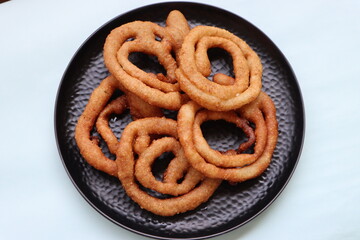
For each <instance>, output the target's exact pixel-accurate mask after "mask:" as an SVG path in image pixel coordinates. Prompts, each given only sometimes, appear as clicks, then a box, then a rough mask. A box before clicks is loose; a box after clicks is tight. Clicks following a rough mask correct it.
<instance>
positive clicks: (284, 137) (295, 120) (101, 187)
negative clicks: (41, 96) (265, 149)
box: [55, 2, 304, 239]
mask: <svg viewBox="0 0 360 240" xmlns="http://www.w3.org/2000/svg"><path fill="white" fill-rule="evenodd" d="M174 9H178V10H180V11H181V12H182V13H183V14H184V15H185V17H186V18H187V20H188V22H189V24H190V25H191V27H193V26H196V25H211V26H216V27H220V28H224V29H227V30H229V31H231V32H233V33H234V34H236V35H237V36H239V37H240V38H242V39H244V40H245V41H246V42H247V43H248V44H249V45H250V46H251V47H252V48H253V49H254V50H255V51H256V52H257V53H258V55H259V56H260V58H261V60H262V64H263V91H265V92H267V93H268V94H269V95H270V96H271V98H272V99H273V100H274V102H275V105H276V108H277V118H278V121H279V139H278V143H277V146H276V149H275V152H274V154H273V159H272V162H271V164H270V166H269V168H268V169H267V170H266V171H265V172H264V173H263V174H262V175H261V176H260V177H258V178H256V179H253V180H250V181H246V182H244V183H239V184H237V185H235V186H234V185H231V184H229V183H227V182H223V183H222V184H221V185H220V187H219V188H218V190H217V191H216V192H215V193H214V195H213V196H212V197H211V198H210V199H209V201H207V202H206V203H204V204H202V205H200V206H199V207H198V208H196V209H195V210H193V211H190V212H187V213H183V214H179V215H176V216H173V217H161V216H156V215H154V214H152V213H150V212H147V211H145V210H142V209H141V208H140V207H139V206H138V205H137V204H136V203H134V202H133V201H132V200H131V199H130V198H129V197H128V196H127V195H126V194H125V192H124V190H123V188H122V187H121V184H120V181H119V180H118V179H117V178H115V177H111V176H108V175H107V174H105V173H102V172H100V171H98V170H96V169H94V168H92V167H91V166H89V165H88V164H87V163H86V161H84V159H83V158H82V157H81V155H80V153H79V150H78V148H77V145H76V143H75V140H74V129H75V126H76V123H77V119H78V118H79V116H80V115H81V113H82V111H83V110H84V107H85V106H86V104H87V101H88V99H89V96H90V94H91V92H92V91H93V89H94V88H95V87H97V86H98V85H99V83H100V81H101V80H102V79H103V78H104V77H106V76H107V75H108V71H107V69H106V67H105V66H104V62H103V56H102V50H103V44H104V41H105V38H106V36H107V35H108V34H109V32H110V31H111V30H112V29H113V28H115V27H118V26H120V25H122V24H124V23H127V22H131V21H134V20H147V21H152V22H156V23H158V24H160V25H164V22H165V19H166V17H167V14H168V13H169V12H170V11H171V10H174ZM216 54H217V53H216V51H215V52H213V53H212V55H215V57H214V56H212V57H213V63H214V66H215V67H216V68H217V69H218V70H222V71H225V72H229V71H230V70H229V69H226V67H227V65H228V64H227V63H226V61H222V60H221V59H220V60H219V59H217V58H216ZM209 55H210V54H209ZM224 69H225V70H224ZM129 121H131V119H130V117H129V115H126V114H125V115H122V116H118V117H116V118H113V119H112V120H111V121H110V124H111V127H112V128H113V129H114V130H115V131H116V134H117V135H118V136H119V135H120V134H121V131H122V129H123V128H124V126H125V125H126V124H127V123H128V122H129ZM219 130H220V131H219ZM203 131H204V135H205V137H206V138H207V140H208V142H209V143H210V145H211V146H212V147H214V148H217V149H219V150H222V149H221V148H228V147H233V146H236V144H237V141H238V140H237V136H236V134H233V131H232V130H231V129H230V130H229V129H228V126H227V125H226V124H217V125H216V126H215V127H212V126H210V127H209V124H208V125H206V124H205V125H204V129H203ZM55 133H56V139H57V144H58V149H59V153H60V155H61V158H62V161H63V164H64V166H65V169H66V171H67V172H68V175H69V177H70V178H71V180H72V182H73V183H74V185H75V186H76V188H77V189H78V191H79V192H80V193H81V195H82V196H83V197H84V198H85V199H86V200H87V201H88V202H89V203H90V204H91V206H93V207H94V208H95V209H96V210H97V211H99V212H100V213H101V214H102V215H103V216H105V217H106V218H108V219H109V220H111V221H112V222H114V223H116V224H118V225H119V226H121V227H124V228H126V229H128V230H131V231H133V232H136V233H139V234H141V235H145V236H148V237H153V238H158V239H181V238H191V239H202V238H208V237H213V236H216V235H219V234H223V233H226V232H228V231H230V230H233V229H235V228H238V227H240V226H242V225H244V224H245V223H247V222H249V221H250V220H251V219H253V218H254V217H255V216H257V215H259V214H260V213H261V212H262V211H263V210H264V209H266V207H268V206H269V205H270V204H271V203H272V202H273V201H274V199H275V198H276V197H277V196H278V195H279V193H280V192H281V191H282V190H283V188H284V187H285V185H286V184H287V182H288V181H289V178H290V177H291V175H292V173H293V171H294V169H295V167H296V164H297V161H298V159H299V155H300V152H301V148H302V143H303V138H304V109H303V102H302V97H301V93H300V89H299V86H298V83H297V80H296V77H295V75H294V73H293V71H292V69H291V67H290V65H289V63H288V62H287V60H286V59H285V57H284V55H283V54H282V53H281V52H280V50H279V49H278V48H277V47H276V46H275V45H274V43H273V42H272V41H271V40H270V39H269V38H268V37H267V36H266V35H265V34H264V33H262V32H261V31H260V30H259V29H257V28H256V27H255V26H253V25H252V24H250V23H249V22H247V21H246V20H244V19H242V18H241V17H239V16H236V15H234V14H232V13H230V12H228V11H225V10H222V9H219V8H216V7H212V6H208V5H203V4H196V3H184V2H181V3H180V2H179V3H178V2H172V3H161V4H155V5H149V6H145V7H142V8H139V9H135V10H133V11H130V12H128V13H125V14H122V15H120V16H118V17H116V18H114V19H113V20H111V21H109V22H108V23H106V24H105V25H103V26H102V27H100V28H99V29H98V30H96V31H95V33H93V34H92V35H91V36H90V37H89V38H88V39H87V40H86V41H85V42H84V44H83V45H82V46H81V47H80V48H79V50H78V51H77V52H76V53H75V55H74V57H73V58H72V60H71V61H70V63H69V65H68V67H67V69H66V71H65V73H64V75H63V78H62V80H61V83H60V87H59V90H58V95H57V100H56V106H55ZM220 133H221V134H220ZM104 151H105V152H106V154H108V152H107V150H106V146H104ZM112 157H113V156H112Z"/></svg>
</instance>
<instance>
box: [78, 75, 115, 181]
mask: <svg viewBox="0 0 360 240" xmlns="http://www.w3.org/2000/svg"><path fill="white" fill-rule="evenodd" d="M117 88H118V82H117V80H116V79H115V78H113V77H111V76H109V77H107V78H105V79H104V80H103V81H102V82H101V83H100V85H99V86H98V87H97V88H96V89H95V90H94V91H93V92H92V94H91V96H90V99H89V102H88V104H87V105H86V107H85V110H84V112H83V113H82V114H81V116H80V118H79V120H78V122H77V125H76V128H75V140H76V143H77V145H78V147H79V150H80V154H81V155H82V156H83V157H84V159H85V160H86V161H87V162H88V163H89V164H90V165H91V166H93V167H94V168H96V169H98V170H101V171H103V172H106V173H108V174H110V175H113V176H116V175H117V167H116V163H115V161H113V160H111V159H109V158H108V157H106V156H105V155H104V153H103V152H102V150H101V148H100V147H99V145H98V141H97V140H93V139H92V137H91V131H92V129H93V127H94V125H95V122H96V120H97V118H98V116H99V115H100V113H101V111H102V110H103V109H104V108H105V106H106V104H107V103H108V101H109V99H110V98H111V96H112V95H113V93H114V92H115V90H116V89H117Z"/></svg>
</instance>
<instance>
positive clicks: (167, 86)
mask: <svg viewBox="0 0 360 240" xmlns="http://www.w3.org/2000/svg"><path fill="white" fill-rule="evenodd" d="M178 14H179V13H174V14H170V16H169V17H170V19H169V23H170V24H171V26H169V29H170V31H171V33H170V31H169V32H168V29H166V28H163V27H160V26H159V25H157V24H155V23H152V22H145V21H134V22H130V23H126V24H124V25H121V26H120V27H117V28H115V29H113V30H112V31H111V33H110V34H109V35H108V36H107V38H106V41H105V44H104V61H105V65H106V66H107V68H108V69H109V71H110V73H111V74H112V75H114V76H115V78H116V79H118V81H119V82H120V83H121V85H122V86H124V88H125V89H127V91H130V92H132V93H133V94H135V95H137V96H138V97H139V98H141V99H143V100H144V101H145V102H147V103H149V104H151V105H153V106H158V107H162V108H165V109H170V110H178V109H179V108H180V106H181V105H182V104H183V103H184V102H186V101H187V100H188V97H187V96H186V95H185V94H182V93H181V92H180V87H179V84H178V83H177V81H176V76H175V70H176V68H177V63H176V61H175V59H174V58H173V56H172V54H171V51H172V50H175V49H176V46H178V45H179V44H180V42H179V41H181V39H182V34H183V33H185V32H186V30H183V33H178V34H175V33H174V31H175V29H176V28H175V27H174V26H173V25H174V24H173V22H174V19H175V18H174V16H175V15H178ZM171 16H172V17H171ZM182 25H184V23H182ZM181 28H183V27H181ZM158 38H160V39H161V40H160V41H159V39H158ZM129 39H130V40H129ZM132 52H143V53H146V54H150V55H154V56H156V57H157V58H158V61H159V63H160V64H161V65H162V66H163V67H164V68H165V70H166V76H161V75H158V76H156V75H154V74H150V73H146V72H144V71H143V70H141V69H139V68H138V67H137V66H135V65H134V64H132V63H131V62H130V61H129V59H128V57H129V54H130V53H132ZM164 78H167V79H168V80H164Z"/></svg>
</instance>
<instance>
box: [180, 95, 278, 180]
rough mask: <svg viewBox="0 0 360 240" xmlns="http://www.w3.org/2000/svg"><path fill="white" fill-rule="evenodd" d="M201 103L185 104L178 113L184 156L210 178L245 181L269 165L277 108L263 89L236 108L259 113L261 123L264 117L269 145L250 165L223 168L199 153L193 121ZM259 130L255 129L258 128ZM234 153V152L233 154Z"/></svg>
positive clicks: (254, 113)
mask: <svg viewBox="0 0 360 240" xmlns="http://www.w3.org/2000/svg"><path fill="white" fill-rule="evenodd" d="M199 109H200V107H199V106H198V105H197V104H195V103H194V102H189V103H188V104H185V105H184V106H183V107H182V108H181V109H180V111H179V114H178V134H179V139H180V143H181V145H182V146H183V148H184V152H185V156H186V158H187V159H188V161H189V163H190V164H191V165H192V166H193V167H194V168H195V169H197V170H198V171H200V172H201V173H203V174H204V175H205V176H207V177H210V178H218V179H224V180H228V181H231V182H242V181H246V180H248V179H252V178H255V177H257V176H259V175H260V174H261V173H263V172H264V171H265V170H266V168H267V167H268V166H269V164H270V161H271V158H272V154H273V151H274V149H275V146H276V142H277V136H278V125H277V120H276V109H275V106H274V103H273V102H272V100H271V98H270V97H269V96H268V95H266V94H265V93H264V92H262V93H261V94H260V95H259V96H258V97H257V99H256V100H255V101H253V102H251V103H249V104H247V105H245V106H243V107H242V108H240V109H239V110H237V112H238V113H239V114H240V116H242V117H244V118H247V117H249V116H254V115H255V116H256V117H257V118H260V119H259V120H258V121H259V123H256V127H259V126H260V125H259V124H260V121H262V120H261V118H263V121H264V123H265V126H266V145H265V149H264V151H263V153H262V154H261V155H260V156H259V157H258V159H257V160H256V161H255V162H253V163H252V164H250V165H246V166H244V167H241V168H222V167H218V166H216V165H214V164H211V163H209V162H207V159H205V158H204V157H203V156H202V155H200V154H199V152H198V151H197V149H196V147H195V145H194V132H193V125H194V119H195V114H196V112H197V111H198V110H199ZM255 131H256V130H255ZM230 155H231V154H230Z"/></svg>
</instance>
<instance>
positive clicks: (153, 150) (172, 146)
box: [135, 137, 203, 196]
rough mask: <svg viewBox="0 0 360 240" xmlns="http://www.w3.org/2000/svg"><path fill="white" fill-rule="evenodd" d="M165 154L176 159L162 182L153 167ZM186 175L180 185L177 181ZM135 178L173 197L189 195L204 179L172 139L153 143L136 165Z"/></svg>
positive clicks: (166, 138)
mask: <svg viewBox="0 0 360 240" xmlns="http://www.w3.org/2000/svg"><path fill="white" fill-rule="evenodd" d="M164 152H172V153H173V154H174V155H175V158H174V159H172V160H171V162H170V164H169V166H168V168H167V169H166V172H165V173H164V181H163V182H161V181H158V180H156V179H155V177H154V176H153V174H152V172H151V166H152V164H153V163H154V162H155V160H156V158H157V157H159V156H160V155H161V154H162V153H164ZM184 175H185V177H184V179H183V181H182V182H181V183H178V182H177V181H178V180H179V179H181V178H182V177H183V176H184ZM135 177H136V178H137V180H138V181H139V183H141V184H142V185H143V186H144V187H146V188H149V189H152V190H154V191H157V192H159V193H162V194H170V195H173V196H178V195H182V194H186V193H188V192H189V191H190V190H191V189H193V188H194V187H195V186H196V184H198V183H199V182H200V181H201V180H202V179H203V175H202V174H201V173H199V172H198V171H196V170H195V169H193V168H190V165H189V163H188V161H187V160H186V158H185V155H184V152H183V150H182V147H181V146H180V143H179V142H178V141H177V140H176V139H175V138H172V137H164V138H161V139H157V140H154V141H153V143H152V144H151V145H150V146H149V147H148V148H147V149H146V150H144V151H143V152H142V153H141V154H140V156H139V158H138V160H137V161H136V165H135Z"/></svg>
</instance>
